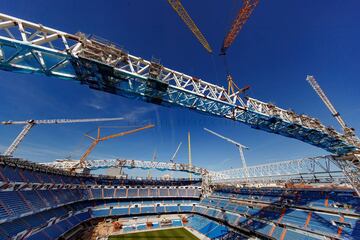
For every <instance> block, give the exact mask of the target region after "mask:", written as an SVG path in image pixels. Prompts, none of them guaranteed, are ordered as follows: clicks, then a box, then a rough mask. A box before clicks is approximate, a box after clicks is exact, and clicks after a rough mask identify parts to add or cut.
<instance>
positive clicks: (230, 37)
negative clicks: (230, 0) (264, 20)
mask: <svg viewBox="0 0 360 240" xmlns="http://www.w3.org/2000/svg"><path fill="white" fill-rule="evenodd" d="M258 3H259V0H243V5H242V7H241V9H240V10H239V12H238V14H237V16H236V18H235V20H234V21H233V23H232V25H231V28H230V30H229V32H228V34H227V35H226V36H225V39H224V42H223V45H222V47H221V54H222V55H225V54H226V50H227V49H228V48H229V47H230V46H231V44H232V43H233V42H234V40H235V38H236V36H237V35H238V34H239V32H240V30H241V29H242V28H243V26H244V25H245V23H246V21H247V20H248V19H249V18H250V16H251V14H252V12H253V11H254V9H255V8H256V6H257V5H258Z"/></svg>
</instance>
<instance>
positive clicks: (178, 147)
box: [170, 142, 182, 162]
mask: <svg viewBox="0 0 360 240" xmlns="http://www.w3.org/2000/svg"><path fill="white" fill-rule="evenodd" d="M181 144H182V142H180V143H179V145H178V146H177V148H176V150H175V153H174V155H173V156H172V157H171V159H170V162H174V161H175V158H176V156H177V154H178V152H179V149H180V147H181Z"/></svg>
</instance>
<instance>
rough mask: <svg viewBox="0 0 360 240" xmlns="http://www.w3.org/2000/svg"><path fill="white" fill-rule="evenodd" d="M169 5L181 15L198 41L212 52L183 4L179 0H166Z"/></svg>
mask: <svg viewBox="0 0 360 240" xmlns="http://www.w3.org/2000/svg"><path fill="white" fill-rule="evenodd" d="M168 2H169V4H170V5H171V7H172V8H173V9H174V10H175V12H176V13H177V14H178V15H179V16H180V17H181V19H182V20H183V22H184V23H185V24H186V26H187V27H188V28H189V29H190V30H191V32H192V33H193V34H194V35H195V37H196V38H197V39H198V41H199V42H200V43H201V44H202V45H203V47H204V48H205V49H206V50H207V51H208V52H209V53H212V49H211V47H210V44H209V43H208V42H207V40H206V38H205V37H204V35H203V34H202V33H201V31H200V30H199V28H198V27H197V26H196V24H195V23H194V21H193V20H192V19H191V17H190V15H189V14H188V13H187V11H186V10H185V8H184V6H183V5H182V4H181V2H180V0H168Z"/></svg>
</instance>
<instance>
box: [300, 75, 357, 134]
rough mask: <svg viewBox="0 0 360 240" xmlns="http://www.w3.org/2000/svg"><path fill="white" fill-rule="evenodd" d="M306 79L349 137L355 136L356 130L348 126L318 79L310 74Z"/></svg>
mask: <svg viewBox="0 0 360 240" xmlns="http://www.w3.org/2000/svg"><path fill="white" fill-rule="evenodd" d="M306 81H308V82H309V83H310V85H311V87H312V88H313V89H314V90H315V92H316V93H317V95H318V96H319V97H320V98H321V100H322V101H323V103H324V104H325V106H326V107H327V108H328V109H329V110H330V112H331V114H332V115H333V117H334V118H335V119H336V120H337V121H338V123H339V124H340V126H341V128H342V129H343V131H344V133H345V134H346V135H348V136H349V137H354V136H355V130H354V129H353V128H350V127H348V126H347V124H346V123H345V121H344V120H343V119H342V117H341V116H340V113H339V112H338V111H336V109H335V107H334V105H332V103H331V102H330V100H329V99H328V97H327V96H326V94H325V93H324V91H323V90H322V89H321V87H320V85H319V84H318V83H317V81H316V80H315V78H314V76H310V75H308V76H307V77H306Z"/></svg>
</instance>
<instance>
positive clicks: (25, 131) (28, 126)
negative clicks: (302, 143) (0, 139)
mask: <svg viewBox="0 0 360 240" xmlns="http://www.w3.org/2000/svg"><path fill="white" fill-rule="evenodd" d="M123 119H124V118H90V119H49V120H28V121H3V122H0V124H2V125H18V124H21V125H23V124H25V126H24V128H23V130H22V131H21V132H20V133H19V135H18V136H17V137H16V138H15V140H14V141H13V142H12V143H11V145H10V146H9V147H8V148H7V149H6V150H5V152H4V156H12V155H13V153H14V152H15V150H16V148H17V147H18V146H19V144H20V143H21V142H22V141H23V140H24V138H25V136H26V135H27V134H28V133H29V131H30V129H31V128H32V127H33V126H35V125H38V124H58V123H84V122H105V121H118V120H123Z"/></svg>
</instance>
